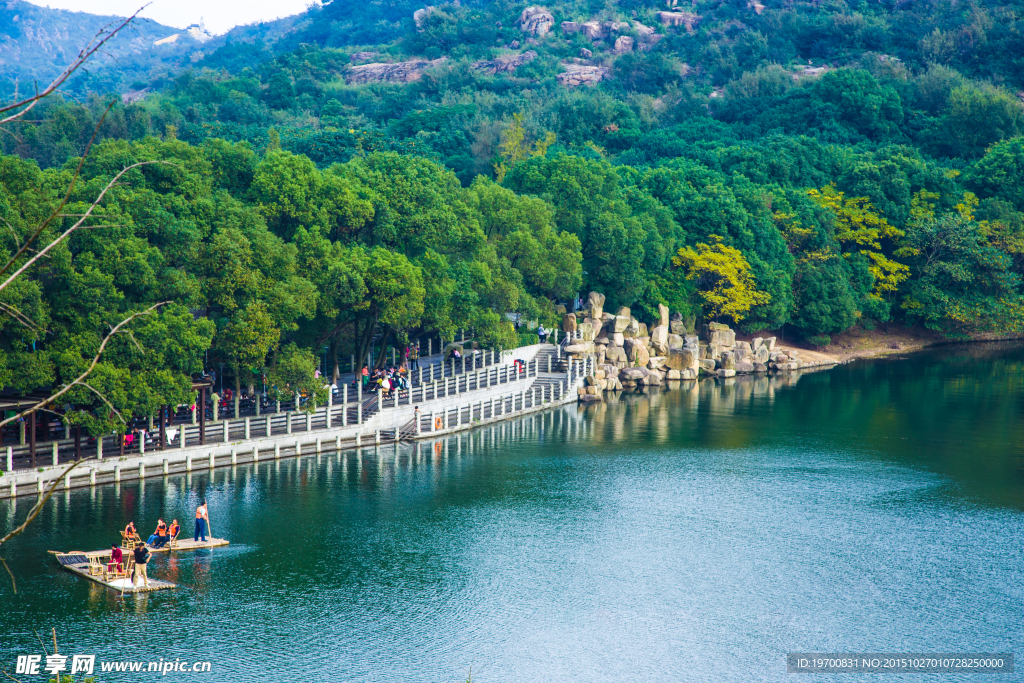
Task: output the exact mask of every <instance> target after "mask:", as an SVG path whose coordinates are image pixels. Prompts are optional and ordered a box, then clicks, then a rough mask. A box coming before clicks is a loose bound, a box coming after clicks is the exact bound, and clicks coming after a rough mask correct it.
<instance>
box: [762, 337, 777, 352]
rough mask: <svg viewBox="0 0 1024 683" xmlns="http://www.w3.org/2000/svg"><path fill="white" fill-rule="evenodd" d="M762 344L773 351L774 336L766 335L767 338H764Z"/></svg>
mask: <svg viewBox="0 0 1024 683" xmlns="http://www.w3.org/2000/svg"><path fill="white" fill-rule="evenodd" d="M764 345H765V346H766V347H767V348H768V351H769V352H771V351H774V350H775V337H768V338H767V339H765V340H764Z"/></svg>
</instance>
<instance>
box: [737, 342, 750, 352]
mask: <svg viewBox="0 0 1024 683" xmlns="http://www.w3.org/2000/svg"><path fill="white" fill-rule="evenodd" d="M736 350H737V351H750V350H751V348H750V342H745V341H738V342H736Z"/></svg>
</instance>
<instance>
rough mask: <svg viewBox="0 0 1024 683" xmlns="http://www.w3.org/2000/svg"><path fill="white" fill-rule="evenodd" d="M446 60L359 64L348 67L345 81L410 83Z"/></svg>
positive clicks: (444, 58)
mask: <svg viewBox="0 0 1024 683" xmlns="http://www.w3.org/2000/svg"><path fill="white" fill-rule="evenodd" d="M445 61H447V57H441V58H440V59H433V60H428V59H412V60H409V61H408V62H390V63H379V62H378V63H373V64H360V65H358V66H351V67H349V70H348V73H347V74H345V82H346V83H350V84H351V83H381V82H385V83H412V82H413V81H418V80H419V79H420V78H421V77H422V76H423V70H424V69H429V68H431V67H434V66H438V65H440V64H443V63H444V62H445Z"/></svg>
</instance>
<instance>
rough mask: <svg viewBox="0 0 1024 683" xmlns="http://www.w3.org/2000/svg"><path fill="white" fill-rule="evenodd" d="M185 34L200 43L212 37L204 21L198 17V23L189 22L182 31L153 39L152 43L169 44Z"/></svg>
mask: <svg viewBox="0 0 1024 683" xmlns="http://www.w3.org/2000/svg"><path fill="white" fill-rule="evenodd" d="M185 36H188V37H189V38H192V39H193V40H197V41H199V42H200V43H205V42H206V41H208V40H212V39H213V35H212V34H211V33H210V32H209V31H207V30H206V22H205V21H203V20H202V19H200V20H199V23H198V24H189V25H188V28H186V29H185V30H184V32H179V33H173V34H171V35H169V36H167V37H166V38H161V39H160V40H154V41H153V45H170V44H172V43H176V42H178V40H179V39H180V38H183V37H185Z"/></svg>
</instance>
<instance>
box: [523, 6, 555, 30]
mask: <svg viewBox="0 0 1024 683" xmlns="http://www.w3.org/2000/svg"><path fill="white" fill-rule="evenodd" d="M554 25H555V18H554V17H553V16H551V12H549V11H547V10H546V9H544V8H543V7H536V6H534V7H527V8H526V9H524V10H523V13H522V14H521V15H519V28H520V29H521V30H522V31H523V32H524V33H529V34H530V35H533V36H537V37H538V38H540V37H542V36H545V35H547V33H548V31H550V30H551V27H552V26H554Z"/></svg>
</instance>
